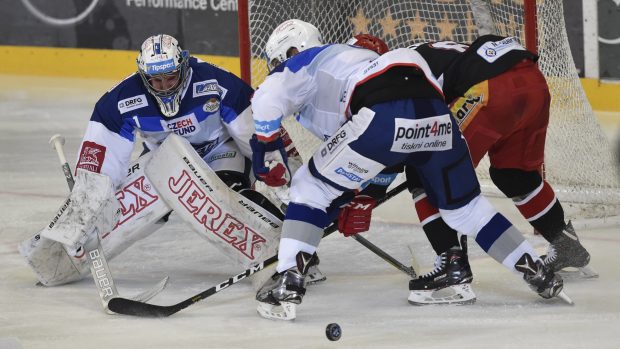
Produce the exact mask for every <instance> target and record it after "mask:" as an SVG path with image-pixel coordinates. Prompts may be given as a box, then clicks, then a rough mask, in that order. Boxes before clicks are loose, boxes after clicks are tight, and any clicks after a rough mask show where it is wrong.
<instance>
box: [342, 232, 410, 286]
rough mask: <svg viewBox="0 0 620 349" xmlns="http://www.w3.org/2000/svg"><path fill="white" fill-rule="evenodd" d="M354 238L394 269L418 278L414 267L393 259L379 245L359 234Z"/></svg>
mask: <svg viewBox="0 0 620 349" xmlns="http://www.w3.org/2000/svg"><path fill="white" fill-rule="evenodd" d="M352 238H353V239H355V241H357V242H359V243H360V244H362V245H364V247H366V248H367V249H369V250H370V251H371V252H373V253H374V254H376V255H377V256H379V257H381V259H383V260H384V261H386V262H388V263H389V264H390V265H392V266H393V267H394V268H396V269H398V270H400V271H402V272H403V273H405V274H407V275H409V276H410V277H411V278H412V279H414V278H416V277H417V276H418V274H417V273H416V272H415V269H414V268H413V266H411V267H408V266H406V265H404V264H403V263H401V262H399V261H398V260H396V259H395V258H394V257H392V256H390V255H389V254H387V252H385V251H383V250H382V249H380V248H379V247H377V245H375V244H373V243H372V242H370V241H368V240H367V239H366V238H364V237H363V236H361V235H359V234H355V235H353V236H352Z"/></svg>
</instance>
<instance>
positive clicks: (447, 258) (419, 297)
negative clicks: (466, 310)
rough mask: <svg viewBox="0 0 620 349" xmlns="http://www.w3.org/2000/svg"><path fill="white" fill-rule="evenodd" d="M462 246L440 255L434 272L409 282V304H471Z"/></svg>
mask: <svg viewBox="0 0 620 349" xmlns="http://www.w3.org/2000/svg"><path fill="white" fill-rule="evenodd" d="M462 244H463V247H464V249H463V250H461V249H460V248H458V247H453V248H451V249H450V250H449V251H448V252H444V253H442V254H440V255H439V256H437V259H436V260H435V269H433V270H432V271H431V272H429V273H427V274H424V275H422V276H420V277H418V278H417V279H413V280H411V281H409V290H410V291H411V292H410V293H409V299H408V300H409V303H410V304H412V305H427V304H472V303H474V302H475V301H476V294H475V293H474V291H473V290H472V288H471V282H472V280H473V275H472V272H471V268H470V267H469V261H468V259H467V249H466V243H465V240H462Z"/></svg>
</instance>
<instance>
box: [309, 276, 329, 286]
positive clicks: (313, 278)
mask: <svg viewBox="0 0 620 349" xmlns="http://www.w3.org/2000/svg"><path fill="white" fill-rule="evenodd" d="M325 280H327V277H326V276H325V275H323V274H318V275H315V274H312V275H310V274H308V275H306V286H310V285H316V284H320V283H321V282H323V281H325Z"/></svg>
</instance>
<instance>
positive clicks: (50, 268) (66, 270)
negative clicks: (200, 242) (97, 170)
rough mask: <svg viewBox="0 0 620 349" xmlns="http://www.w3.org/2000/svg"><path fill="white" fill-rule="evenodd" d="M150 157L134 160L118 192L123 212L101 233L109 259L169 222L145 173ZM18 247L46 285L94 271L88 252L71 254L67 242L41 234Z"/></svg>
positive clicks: (69, 280)
mask: <svg viewBox="0 0 620 349" xmlns="http://www.w3.org/2000/svg"><path fill="white" fill-rule="evenodd" d="M150 157H151V156H150V154H146V155H145V156H142V157H140V158H139V159H137V160H136V161H135V162H134V163H132V165H131V166H130V167H129V174H128V176H127V179H126V180H125V182H124V183H123V184H122V185H121V186H120V189H119V190H118V191H117V192H116V193H115V196H116V199H118V202H119V204H120V211H121V212H120V215H119V216H118V220H117V222H116V225H115V226H114V228H113V229H112V231H109V230H108V231H104V232H103V233H101V247H102V248H103V252H104V254H105V256H106V259H107V260H111V259H112V258H114V257H116V256H118V255H119V254H120V253H121V252H123V251H125V250H126V249H127V248H129V247H130V246H131V245H133V244H134V243H135V242H136V241H138V240H141V239H143V238H145V237H147V236H149V235H151V234H152V233H153V232H155V231H156V230H158V229H159V228H161V227H162V226H163V225H164V223H165V222H164V221H163V220H162V217H164V216H165V215H167V214H168V213H169V212H170V210H171V209H170V207H168V205H166V203H165V202H164V201H163V200H162V199H161V198H160V196H159V194H158V193H157V191H156V190H155V188H154V186H153V185H152V184H151V183H150V181H149V180H148V178H147V177H146V175H145V173H144V168H145V167H146V163H147V162H148V161H149V159H150ZM91 240H96V236H95V235H94V234H93V235H92V237H91V239H89V240H88V241H91ZM88 241H87V243H88ZM18 248H19V252H20V254H21V255H22V256H24V258H25V259H26V261H27V262H28V264H29V265H30V267H31V268H32V269H33V270H34V272H35V273H36V275H37V279H38V280H39V282H40V283H41V284H43V285H45V286H56V285H62V284H66V283H69V282H73V281H76V280H80V279H81V278H83V277H84V276H86V275H88V274H89V272H90V268H89V266H90V261H89V258H88V256H86V255H85V253H82V254H78V255H74V254H73V253H71V254H70V253H68V252H67V250H66V249H65V247H64V245H63V244H61V243H59V242H57V241H54V240H50V239H46V238H44V237H41V236H40V234H36V235H35V236H33V237H32V238H30V239H28V240H25V241H23V242H21V243H20V244H19V246H18Z"/></svg>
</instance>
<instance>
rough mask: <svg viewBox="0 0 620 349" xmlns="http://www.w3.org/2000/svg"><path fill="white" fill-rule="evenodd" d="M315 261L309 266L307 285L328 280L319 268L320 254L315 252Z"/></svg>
mask: <svg viewBox="0 0 620 349" xmlns="http://www.w3.org/2000/svg"><path fill="white" fill-rule="evenodd" d="M315 257H316V258H315V263H316V264H313V265H311V266H310V268H308V274H307V275H306V285H307V286H309V285H316V284H318V283H321V282H323V281H325V280H327V277H326V276H325V275H323V273H322V272H321V271H320V270H319V263H321V261H320V260H319V256H318V255H316V254H315Z"/></svg>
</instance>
